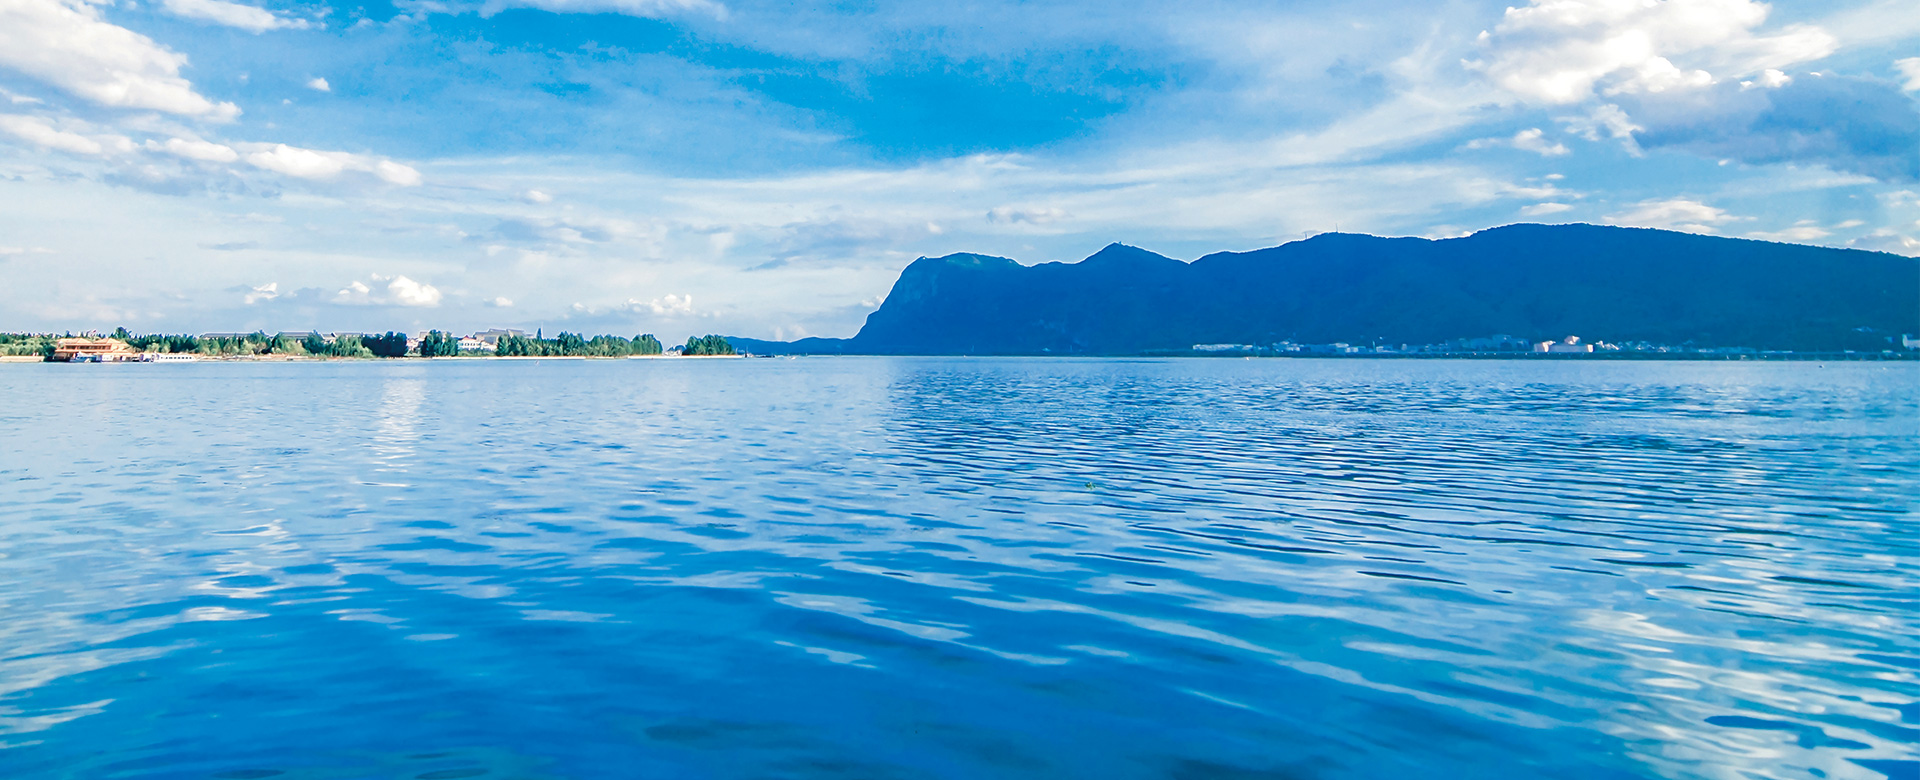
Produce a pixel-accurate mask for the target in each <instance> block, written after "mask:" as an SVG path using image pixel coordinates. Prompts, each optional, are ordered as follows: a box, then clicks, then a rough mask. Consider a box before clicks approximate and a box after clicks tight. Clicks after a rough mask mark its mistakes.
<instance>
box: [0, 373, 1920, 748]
mask: <svg viewBox="0 0 1920 780" xmlns="http://www.w3.org/2000/svg"><path fill="white" fill-rule="evenodd" d="M1917 388H1920V366H1915V365H1913V364H1904V365H1889V364H1858V363H1856V364H1845V365H1833V364H1829V365H1825V366H1820V365H1816V364H1808V363H1796V364H1786V363H1766V364H1737V363H1736V364H1727V363H1583V362H1551V363H1536V362H1527V361H1517V362H1496V361H1463V362H1449V361H1361V360H1342V361H1311V360H1255V361H1244V360H1175V361H1093V360H1056V361H1045V360H943V359H905V360H890V359H858V358H845V359H803V360H735V361H691V360H689V361H671V360H656V361H571V362H569V361H540V362H474V361H467V362H456V361H440V362H434V363H424V362H408V363H379V362H371V361H369V362H364V363H334V364H308V365H302V364H291V365H288V364H283V365H273V364H184V365H130V366H112V365H109V366H64V365H24V366H23V365H12V366H0V484H3V485H4V491H0V777H6V778H42V777H46V778H67V777H71V778H123V777H124V778H133V777H169V778H171V777H182V778H192V777H204V778H225V779H233V778H268V777H274V778H286V779H287V780H294V779H295V778H385V777H393V778H419V779H420V780H443V779H446V778H461V777H481V778H612V777H617V778H681V777H688V778H697V777H713V778H732V777H790V778H827V777H832V778H920V777H949V778H985V777H991V778H998V777H1085V778H1114V779H1119V778H1275V779H1280V778H1292V779H1295V780H1310V779H1315V778H1392V779H1393V780H1410V779H1411V778H1502V779H1503V780H1504V779H1506V778H1524V777H1549V778H1555V779H1556V780H1572V779H1573V778H1616V777H1618V778H1624V777H1672V778H1695V777H1698V778H1817V777H1826V778H1881V777H1893V778H1901V779H1902V780H1910V779H1911V778H1915V777H1920V749H1916V747H1915V746H1916V744H1920V703H1916V702H1917V701H1920V518H1917V517H1916V501H1920V401H1916V398H1917V397H1920V389H1917Z"/></svg>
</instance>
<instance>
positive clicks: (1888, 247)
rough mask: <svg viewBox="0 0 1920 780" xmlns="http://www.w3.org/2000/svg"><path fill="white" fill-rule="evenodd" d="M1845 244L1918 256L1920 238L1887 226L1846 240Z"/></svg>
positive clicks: (1857, 247) (1919, 255)
mask: <svg viewBox="0 0 1920 780" xmlns="http://www.w3.org/2000/svg"><path fill="white" fill-rule="evenodd" d="M1915 227H1920V225H1915ZM1847 246H1850V247H1854V248H1856V249H1872V250H1875V251H1880V252H1894V253H1897V254H1903V255H1907V256H1909V257H1920V239H1916V238H1914V237H1912V236H1908V235H1904V234H1901V233H1899V232H1897V231H1894V230H1889V229H1887V228H1881V229H1879V230H1875V231H1873V232H1872V233H1870V234H1868V235H1866V236H1862V237H1860V238H1856V239H1854V240H1852V241H1848V242H1847Z"/></svg>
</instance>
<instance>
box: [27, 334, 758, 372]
mask: <svg viewBox="0 0 1920 780" xmlns="http://www.w3.org/2000/svg"><path fill="white" fill-rule="evenodd" d="M735 354H736V353H735V352H734V349H733V345H732V344H731V343H730V342H728V341H727V339H726V338H725V337H723V336H717V335H707V336H694V337H691V338H688V339H687V342H686V343H685V344H682V345H678V346H674V347H664V346H663V345H662V344H661V343H660V339H659V338H658V337H655V336H654V335H653V334H651V333H642V334H640V335H638V336H634V337H633V338H626V337H624V336H613V335H600V336H585V335H582V334H578V333H567V332H562V333H560V334H559V335H557V336H555V337H553V338H545V337H544V335H542V334H541V333H540V332H539V331H535V332H534V334H533V335H527V334H526V333H524V332H521V331H517V330H492V331H483V332H481V333H477V334H473V335H468V336H456V335H454V334H452V333H450V332H447V331H440V330H429V331H427V332H425V333H421V334H418V335H414V336H409V335H407V334H405V333H400V332H397V331H388V332H386V333H320V332H313V331H305V332H295V333H287V332H281V333H273V334H268V333H266V332H264V331H255V332H253V333H208V334H201V335H197V336H195V335H184V334H161V333H155V334H135V333H132V332H130V331H128V330H127V329H126V328H119V329H117V330H115V331H114V332H113V333H112V334H109V335H104V336H103V335H98V334H94V333H85V334H75V333H65V334H53V333H0V360H5V361H8V362H22V361H36V360H38V361H52V362H83V363H86V362H91V363H101V362H105V363H118V362H150V361H160V360H184V359H198V358H206V359H244V358H254V359H274V358H278V359H295V358H299V359H379V358H452V357H470V358H524V357H567V358H627V357H725V356H731V355H735Z"/></svg>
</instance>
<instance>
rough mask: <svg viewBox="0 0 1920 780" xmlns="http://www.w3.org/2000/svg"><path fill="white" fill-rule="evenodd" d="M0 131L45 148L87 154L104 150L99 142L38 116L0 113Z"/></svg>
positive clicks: (99, 152) (94, 153)
mask: <svg viewBox="0 0 1920 780" xmlns="http://www.w3.org/2000/svg"><path fill="white" fill-rule="evenodd" d="M0 132H5V133H7V134H8V135H12V136H14V137H16V138H19V139H20V140H23V141H26V142H28V143H31V144H33V145H35V146H39V147H42V148H45V149H58V150H60V151H63V152H70V153H73V154H87V155H96V154H101V153H103V152H105V151H106V148H105V147H102V146H101V145H100V142H98V141H95V140H93V139H91V138H88V137H86V136H84V135H80V134H78V133H70V132H67V131H65V130H59V129H56V128H54V126H53V125H51V124H48V123H47V121H46V120H44V119H40V118H39V117H31V116H20V115H17V114H0Z"/></svg>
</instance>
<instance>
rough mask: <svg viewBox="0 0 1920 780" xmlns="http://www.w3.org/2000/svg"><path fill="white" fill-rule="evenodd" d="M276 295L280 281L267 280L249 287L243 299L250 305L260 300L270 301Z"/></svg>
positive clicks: (278, 293)
mask: <svg viewBox="0 0 1920 780" xmlns="http://www.w3.org/2000/svg"><path fill="white" fill-rule="evenodd" d="M278 297H280V283H279V282H267V283H266V284H263V285H260V286H258V287H253V288H251V289H249V290H248V291H247V294H246V298H245V300H246V302H247V305H248V306H252V305H254V304H256V303H259V302H261V301H271V300H273V299H275V298H278Z"/></svg>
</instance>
